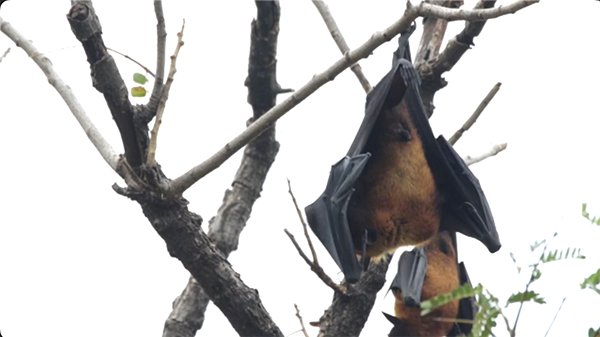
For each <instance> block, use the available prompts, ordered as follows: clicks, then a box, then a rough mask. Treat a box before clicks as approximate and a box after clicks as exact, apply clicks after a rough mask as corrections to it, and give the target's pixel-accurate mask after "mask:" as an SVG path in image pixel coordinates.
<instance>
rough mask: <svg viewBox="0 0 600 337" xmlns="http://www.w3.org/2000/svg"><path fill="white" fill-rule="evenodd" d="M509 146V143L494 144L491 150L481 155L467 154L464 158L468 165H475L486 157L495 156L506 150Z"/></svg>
mask: <svg viewBox="0 0 600 337" xmlns="http://www.w3.org/2000/svg"><path fill="white" fill-rule="evenodd" d="M507 146H508V144H507V143H502V144H497V145H494V147H493V148H492V149H491V150H489V151H488V152H486V153H484V154H481V155H479V156H475V157H471V156H467V157H466V158H465V159H464V161H465V163H466V164H467V165H473V164H476V163H479V162H480V161H482V160H484V159H487V158H489V157H493V156H495V155H497V154H498V153H500V152H502V151H504V150H506V147H507Z"/></svg>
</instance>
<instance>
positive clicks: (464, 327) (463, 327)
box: [448, 262, 478, 337]
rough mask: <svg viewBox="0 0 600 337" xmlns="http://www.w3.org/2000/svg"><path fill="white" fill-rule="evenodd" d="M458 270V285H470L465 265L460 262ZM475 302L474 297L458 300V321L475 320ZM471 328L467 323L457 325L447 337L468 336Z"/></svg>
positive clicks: (476, 309)
mask: <svg viewBox="0 0 600 337" xmlns="http://www.w3.org/2000/svg"><path fill="white" fill-rule="evenodd" d="M458 268H459V277H460V285H461V286H462V285H463V284H471V280H470V279H469V274H467V268H466V267H465V264H464V263H463V262H461V263H460V264H459V265H458ZM477 311H478V308H477V301H476V300H475V298H474V297H467V298H463V299H462V300H460V302H459V304H458V317H457V318H458V319H461V320H470V321H473V320H474V319H475V315H477ZM472 328H473V325H472V324H469V323H457V324H455V325H454V327H453V328H452V330H451V331H450V333H448V337H455V336H468V335H469V334H470V333H471V330H472Z"/></svg>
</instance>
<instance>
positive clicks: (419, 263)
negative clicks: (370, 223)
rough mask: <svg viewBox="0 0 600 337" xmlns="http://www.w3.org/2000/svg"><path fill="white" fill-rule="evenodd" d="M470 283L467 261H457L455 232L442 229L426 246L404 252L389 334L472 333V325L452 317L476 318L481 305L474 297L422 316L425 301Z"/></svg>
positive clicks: (399, 268) (394, 285)
mask: <svg viewBox="0 0 600 337" xmlns="http://www.w3.org/2000/svg"><path fill="white" fill-rule="evenodd" d="M466 283H468V284H470V283H471V282H470V280H469V276H468V274H467V270H466V268H465V266H464V264H463V263H462V262H461V263H460V264H459V263H458V260H457V255H456V235H455V233H451V232H447V231H443V232H440V233H439V234H438V235H436V236H434V237H433V238H432V239H431V240H430V241H429V242H428V243H427V244H426V245H425V246H423V247H417V248H415V249H413V250H412V251H410V252H405V253H403V254H402V255H401V256H400V260H399V261H398V273H397V274H396V276H395V277H394V280H393V281H392V285H391V289H392V292H393V293H394V297H395V298H396V302H395V306H394V312H395V316H392V315H389V314H386V313H384V315H385V317H386V318H387V319H388V320H389V321H390V322H391V323H392V324H393V325H394V327H393V328H392V330H391V331H390V334H389V336H394V337H399V336H427V337H429V336H449V337H452V336H462V335H468V334H469V333H470V332H471V324H468V323H462V322H461V323H457V322H452V319H457V318H458V319H462V320H473V319H474V317H475V315H476V313H477V306H476V304H475V299H474V298H473V297H468V298H463V299H461V300H460V301H453V302H450V303H446V304H444V305H442V306H440V307H438V308H437V309H435V310H433V311H432V312H431V313H429V314H427V315H425V316H421V313H420V312H421V308H420V307H419V306H420V304H421V300H428V299H430V298H432V297H434V296H437V295H440V294H445V293H449V292H451V291H453V290H454V289H456V288H458V287H459V286H461V285H463V284H466ZM440 318H441V319H442V320H440Z"/></svg>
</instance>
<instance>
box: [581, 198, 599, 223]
mask: <svg viewBox="0 0 600 337" xmlns="http://www.w3.org/2000/svg"><path fill="white" fill-rule="evenodd" d="M581 216H583V217H584V218H586V219H588V220H589V221H590V222H591V223H592V224H594V225H598V226H600V217H597V216H591V215H590V213H589V212H588V211H587V203H585V202H584V203H582V204H581Z"/></svg>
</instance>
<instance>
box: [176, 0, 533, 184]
mask: <svg viewBox="0 0 600 337" xmlns="http://www.w3.org/2000/svg"><path fill="white" fill-rule="evenodd" d="M538 1H539V0H528V1H523V0H521V1H516V2H514V3H512V4H509V5H506V6H500V7H497V8H491V9H473V10H463V9H450V8H444V7H439V6H435V5H430V4H427V3H424V2H422V3H420V4H419V5H418V6H413V5H411V4H410V2H409V3H408V4H407V9H406V11H405V12H404V15H403V16H402V17H401V18H400V19H399V20H397V21H396V22H394V23H393V24H392V25H390V26H389V27H387V28H386V29H385V30H383V31H381V32H376V33H374V34H373V35H372V36H371V38H369V40H367V41H366V42H364V43H363V44H362V45H361V46H359V47H358V48H356V49H353V50H350V51H348V52H346V53H345V54H344V56H343V57H342V58H341V59H339V60H337V61H336V62H335V63H334V64H333V65H331V66H330V67H329V68H327V69H326V70H325V71H324V72H322V73H320V74H317V75H315V76H313V77H312V79H311V80H310V81H308V82H307V83H306V84H305V85H304V86H302V87H301V88H300V89H298V90H297V91H296V92H295V93H294V94H292V95H290V96H289V97H288V98H287V99H285V100H284V101H283V102H281V103H279V104H278V105H276V106H274V107H273V108H271V109H270V110H269V111H267V112H266V113H265V114H264V115H263V116H262V117H260V118H259V119H257V120H256V121H255V122H254V123H252V124H250V126H248V127H247V128H246V130H244V131H243V132H242V133H240V134H239V135H237V136H236V137H235V138H233V139H232V140H230V141H229V142H228V143H227V144H225V146H224V147H223V148H221V149H220V150H218V151H217V152H216V153H215V154H213V155H212V156H211V157H210V158H208V159H206V160H205V161H204V162H202V163H200V164H199V165H197V166H195V167H193V168H191V169H190V170H189V171H188V172H186V173H184V174H183V175H181V176H180V177H178V178H176V179H175V180H173V181H172V182H171V183H170V184H169V185H168V186H165V191H164V192H166V193H172V194H182V193H183V192H184V191H185V190H187V189H188V188H190V186H192V185H193V184H195V183H196V182H197V181H198V180H200V179H202V178H203V177H204V176H205V175H207V174H209V173H210V172H212V171H214V170H215V169H216V168H218V167H219V166H221V164H223V163H224V162H225V161H226V160H227V159H229V158H230V157H231V156H232V155H233V154H234V153H236V152H237V151H238V150H239V149H241V148H242V147H243V146H245V145H246V144H248V142H250V141H251V140H252V139H254V137H256V136H258V135H259V134H260V133H262V132H263V131H264V130H265V129H267V128H269V127H271V126H272V125H273V123H275V122H276V121H277V120H278V119H279V118H281V117H282V116H283V115H285V114H286V113H287V112H288V111H290V110H291V109H292V108H293V107H295V106H296V105H298V104H299V103H300V102H302V101H303V100H304V99H306V98H307V97H308V96H310V95H311V94H312V93H314V92H315V91H316V90H317V89H319V88H320V87H322V86H323V85H324V84H325V83H327V82H330V81H332V80H333V79H334V78H335V77H336V76H337V75H339V74H340V73H341V72H342V71H344V70H345V69H347V68H349V67H350V66H351V65H353V64H355V63H356V62H357V61H358V60H360V59H362V58H365V57H367V56H369V55H370V54H371V52H372V51H373V50H375V49H376V48H377V47H379V46H380V45H382V44H383V43H385V42H387V41H389V40H391V39H392V38H393V37H394V36H396V35H398V34H399V33H400V32H403V31H405V30H406V29H408V27H409V26H410V24H411V23H412V22H413V21H414V20H415V19H416V18H417V17H419V16H434V17H440V18H443V19H446V20H461V19H462V20H485V19H490V18H496V17H499V16H502V15H505V14H510V13H514V12H516V11H518V10H520V9H522V8H525V7H527V6H530V5H532V4H534V3H536V2H538Z"/></svg>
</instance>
